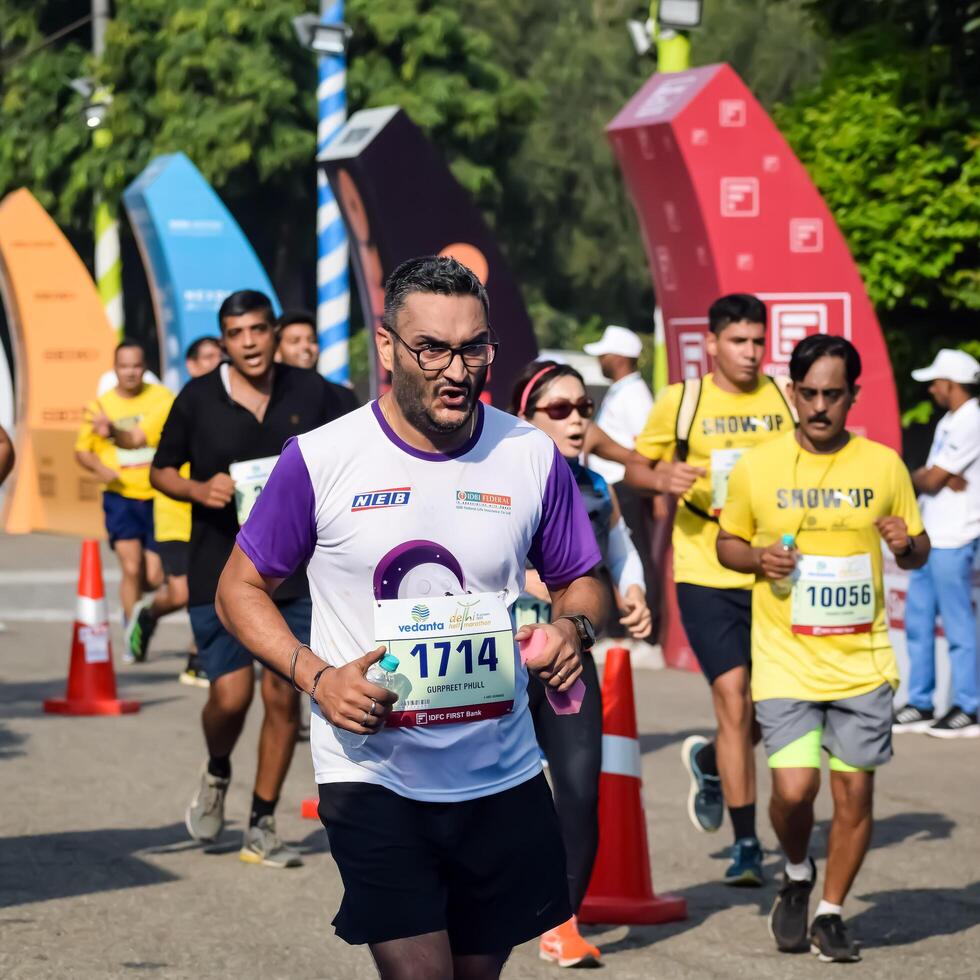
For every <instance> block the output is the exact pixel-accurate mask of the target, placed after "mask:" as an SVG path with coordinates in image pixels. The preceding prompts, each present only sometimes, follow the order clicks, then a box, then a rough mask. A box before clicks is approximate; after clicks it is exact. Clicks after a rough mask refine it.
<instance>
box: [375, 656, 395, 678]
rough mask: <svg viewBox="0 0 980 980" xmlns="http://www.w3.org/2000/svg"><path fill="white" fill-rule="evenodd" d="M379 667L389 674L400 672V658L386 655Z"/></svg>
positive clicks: (380, 661) (379, 662)
mask: <svg viewBox="0 0 980 980" xmlns="http://www.w3.org/2000/svg"><path fill="white" fill-rule="evenodd" d="M378 665H379V666H380V667H381V669H382V670H386V671H388V673H389V674H391V673H393V672H394V671H396V670H398V658H397V657H396V656H395V655H394V654H393V653H386V654H385V655H384V656H383V657H382V658H381V659H380V660H379V661H378Z"/></svg>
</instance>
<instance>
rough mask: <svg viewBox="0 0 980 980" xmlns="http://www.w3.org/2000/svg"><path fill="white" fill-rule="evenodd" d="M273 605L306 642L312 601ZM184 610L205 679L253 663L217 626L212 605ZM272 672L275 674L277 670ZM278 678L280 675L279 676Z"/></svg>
mask: <svg viewBox="0 0 980 980" xmlns="http://www.w3.org/2000/svg"><path fill="white" fill-rule="evenodd" d="M276 605H277V606H278V607H279V612H281V613H282V616H283V619H285V620H286V622H287V623H288V624H289V628H290V629H291V630H292V631H293V632H294V633H295V634H296V638H297V639H298V640H299V641H300V643H309V642H310V622H311V620H312V618H313V602H312V600H311V599H310V598H309V596H303V597H301V598H299V599H286V600H284V601H283V602H277V603H276ZM187 611H188V613H189V614H190V617H191V629H192V630H193V631H194V642H195V643H197V653H198V656H199V657H200V658H201V660H202V661H203V663H204V669H205V671H207V675H208V680H212V681H213V680H214V679H215V678H216V677H220V676H221V675H222V674H230V673H231V672H232V671H233V670H242V669H243V668H244V667H251V666H252V665H253V664H254V663H255V658H254V657H253V656H252V654H251V652H250V651H249V650H248V648H247V647H244V646H242V645H241V643H239V642H238V640H236V639H235V638H234V637H233V636H232V635H231V633H229V632H228V630H226V629H225V628H224V626H222V625H221V620H220V619H218V613H217V612H216V611H215V608H214V604H213V603H209V604H208V605H201V606H191V607H190V608H189V609H188V610H187ZM270 669H271V668H270ZM275 673H277V674H279V671H275ZM279 676H280V677H282V676H283V675H282V674H279Z"/></svg>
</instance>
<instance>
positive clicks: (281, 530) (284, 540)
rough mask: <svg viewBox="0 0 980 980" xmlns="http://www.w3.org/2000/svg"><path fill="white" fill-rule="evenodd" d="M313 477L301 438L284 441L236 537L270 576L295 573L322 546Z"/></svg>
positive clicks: (265, 573) (260, 569)
mask: <svg viewBox="0 0 980 980" xmlns="http://www.w3.org/2000/svg"><path fill="white" fill-rule="evenodd" d="M315 503H316V501H315V497H314V494H313V483H312V481H311V480H310V474H309V471H308V470H307V468H306V460H304V459H303V454H302V453H301V452H300V448H299V443H297V441H296V440H295V439H290V440H289V442H287V443H286V445H285V446H284V447H283V450H282V455H281V456H280V457H279V462H277V463H276V465H275V468H274V469H273V471H272V473H271V475H270V476H269V481H268V482H267V483H266V485H265V486H264V487H263V489H262V493H260V494H259V499H258V500H256V501H255V506H254V507H252V512H251V514H249V515H248V520H247V521H246V522H245V524H244V526H243V527H242V529H241V530H240V531H239V532H238V537H237V538H236V539H235V540H236V541H237V542H238V547H239V548H241V549H242V551H244V552H245V554H246V555H248V557H249V558H250V559H251V560H252V564H253V565H254V566H255V567H256V569H257V570H258V572H259V574H260V575H264V576H265V577H266V578H289V576H290V575H292V574H293V572H295V571H296V569H297V568H299V567H300V566H301V565H305V564H306V562H308V561H309V560H310V558H311V557H312V555H313V551H314V549H315V548H316V507H315Z"/></svg>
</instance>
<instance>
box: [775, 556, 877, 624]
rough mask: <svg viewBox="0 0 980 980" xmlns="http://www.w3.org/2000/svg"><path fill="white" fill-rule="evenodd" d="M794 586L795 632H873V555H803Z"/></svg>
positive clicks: (797, 568) (797, 567)
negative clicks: (839, 556)
mask: <svg viewBox="0 0 980 980" xmlns="http://www.w3.org/2000/svg"><path fill="white" fill-rule="evenodd" d="M796 570H797V575H796V578H795V581H794V583H793V632H794V633H806V634H808V635H810V636H839V635H841V634H845V633H870V632H871V626H872V624H873V623H874V618H875V588H874V575H873V573H872V570H871V555H851V556H850V557H848V558H833V557H829V556H826V555H802V556H801V557H800V561H799V564H798V565H797V566H796Z"/></svg>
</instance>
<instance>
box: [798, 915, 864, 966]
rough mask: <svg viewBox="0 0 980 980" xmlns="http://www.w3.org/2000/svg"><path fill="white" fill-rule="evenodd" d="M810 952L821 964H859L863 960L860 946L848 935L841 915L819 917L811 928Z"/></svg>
mask: <svg viewBox="0 0 980 980" xmlns="http://www.w3.org/2000/svg"><path fill="white" fill-rule="evenodd" d="M810 952H811V953H816V954H817V956H818V957H819V958H820V962H821V963H857V961H858V960H860V959H861V951H860V950H859V949H858V944H857V943H856V942H855V941H854V940H853V939H851V937H850V936H849V935H848V934H847V926H845V925H844V920H843V919H842V918H841V917H840V916H839V915H818V916H817V917H816V918H815V919H814V920H813V925H812V926H810Z"/></svg>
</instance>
